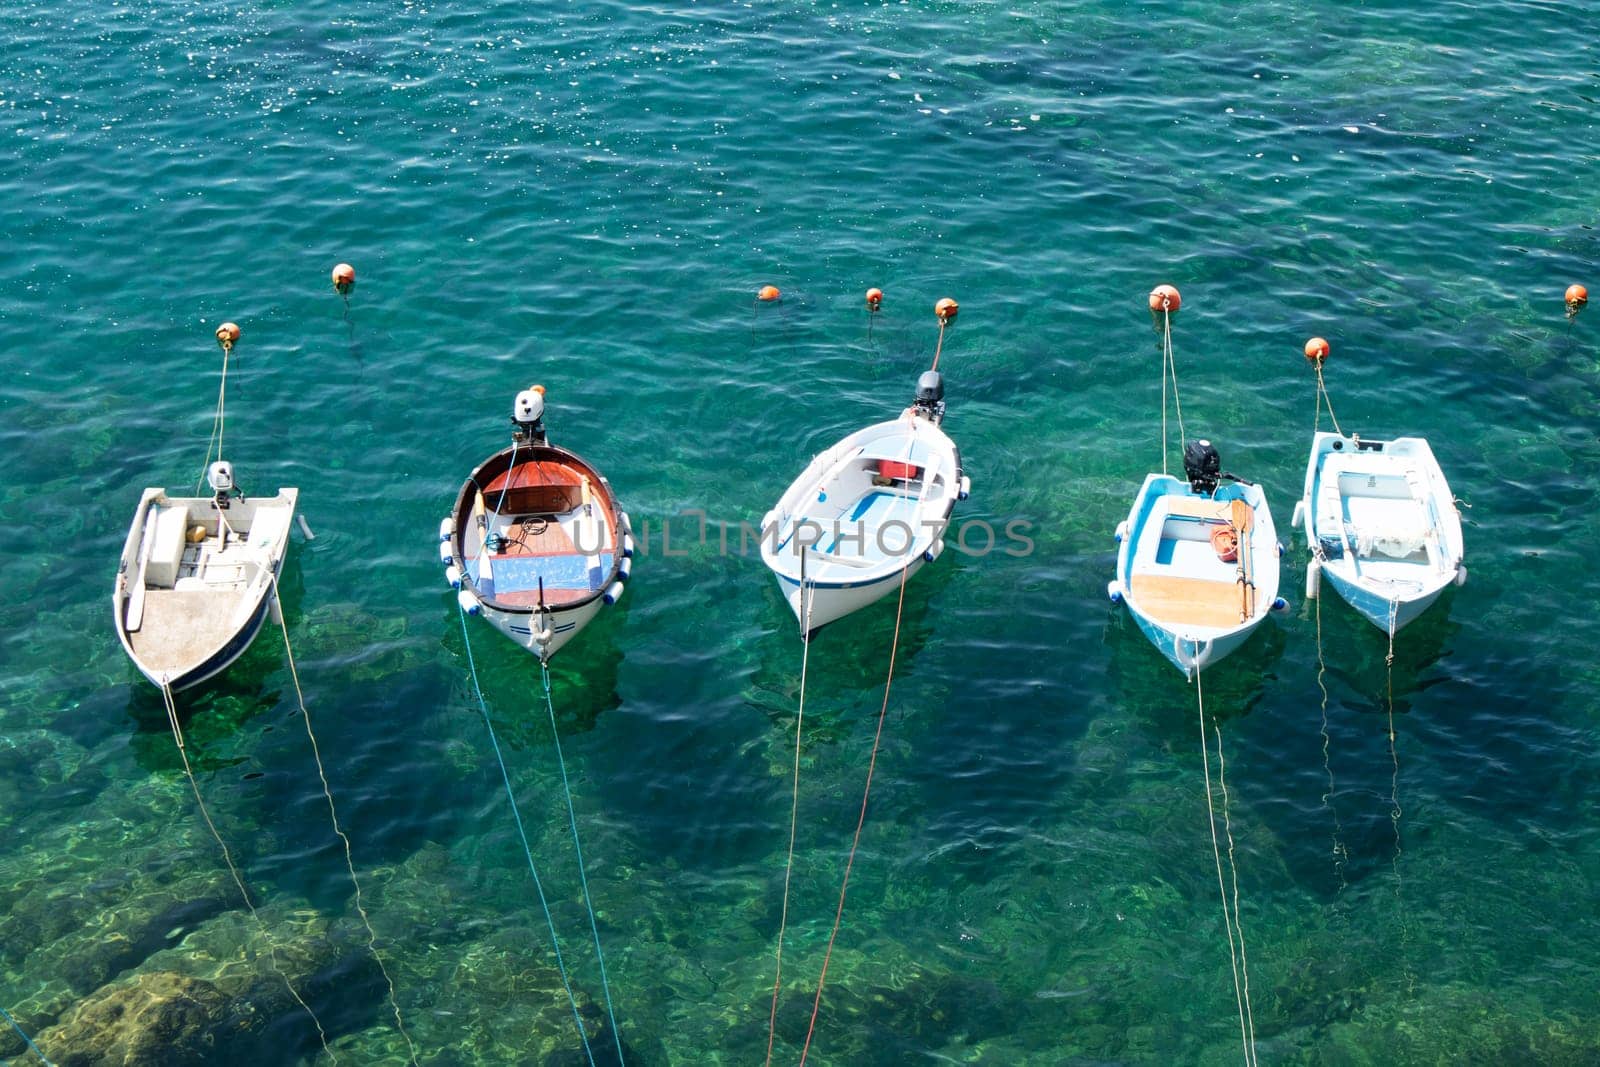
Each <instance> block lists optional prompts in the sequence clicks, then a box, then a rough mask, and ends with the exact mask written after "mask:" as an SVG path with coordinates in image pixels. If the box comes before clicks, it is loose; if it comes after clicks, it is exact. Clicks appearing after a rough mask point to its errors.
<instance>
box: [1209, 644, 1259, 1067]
mask: <svg viewBox="0 0 1600 1067" xmlns="http://www.w3.org/2000/svg"><path fill="white" fill-rule="evenodd" d="M1197 676H1198V672H1197ZM1211 731H1212V733H1214V734H1216V736H1217V788H1219V789H1220V790H1221V791H1222V830H1223V833H1224V834H1225V835H1226V836H1227V838H1228V874H1229V876H1230V877H1231V879H1232V881H1233V927H1234V930H1235V931H1236V932H1237V933H1238V935H1239V974H1240V975H1241V976H1242V977H1243V978H1244V1014H1245V1019H1246V1021H1248V1022H1249V1024H1250V1062H1251V1063H1252V1064H1254V1063H1255V1060H1256V1017H1255V1012H1254V1011H1253V1010H1251V1007H1250V955H1249V953H1247V952H1246V951H1245V947H1244V925H1243V924H1242V923H1241V921H1240V919H1239V867H1238V865H1237V864H1236V863H1234V859H1233V851H1234V845H1233V823H1232V822H1231V821H1230V820H1229V818H1228V764H1227V760H1225V759H1223V757H1222V727H1220V726H1218V725H1217V720H1216V717H1215V716H1213V717H1212V719H1211Z"/></svg>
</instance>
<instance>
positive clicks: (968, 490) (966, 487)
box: [956, 474, 972, 500]
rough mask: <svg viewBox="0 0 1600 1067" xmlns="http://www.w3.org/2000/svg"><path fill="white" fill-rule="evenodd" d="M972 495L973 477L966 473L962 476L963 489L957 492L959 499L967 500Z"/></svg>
mask: <svg viewBox="0 0 1600 1067" xmlns="http://www.w3.org/2000/svg"><path fill="white" fill-rule="evenodd" d="M971 495H972V479H971V478H969V477H967V476H966V475H965V474H963V475H962V476H961V489H960V490H959V491H958V492H957V493H956V499H957V500H965V499H967V497H969V496H971Z"/></svg>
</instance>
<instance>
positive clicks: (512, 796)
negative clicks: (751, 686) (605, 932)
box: [456, 600, 595, 1067]
mask: <svg viewBox="0 0 1600 1067" xmlns="http://www.w3.org/2000/svg"><path fill="white" fill-rule="evenodd" d="M456 613H457V614H458V615H460V616H461V640H462V643H463V644H464V645H465V647H466V650H467V670H468V672H469V673H470V675H471V676H472V691H473V693H474V695H476V697H477V699H478V710H479V711H480V712H482V713H483V725H484V726H485V727H486V728H487V729H488V731H489V744H490V746H491V747H492V748H493V749H494V758H495V760H496V762H498V763H499V764H500V778H501V780H502V781H504V782H505V787H506V799H507V800H509V801H510V802H511V818H512V821H514V822H515V823H516V825H517V837H518V838H519V839H520V840H521V841H522V854H523V856H524V857H525V858H526V859H527V861H528V873H529V874H531V875H532V876H533V888H534V891H535V892H536V893H537V894H538V897H539V907H540V908H541V909H543V911H544V921H545V926H546V927H548V928H549V930H550V947H551V948H552V949H554V950H555V957H556V970H557V971H559V972H560V974H561V988H562V989H564V990H565V991H566V994H567V1003H568V1004H569V1005H571V1006H572V1022H573V1024H574V1025H575V1026H577V1028H578V1038H579V1040H580V1041H582V1042H583V1054H584V1056H585V1057H586V1058H587V1059H588V1061H589V1064H590V1067H594V1062H595V1059H594V1051H593V1050H592V1049H590V1048H589V1035H588V1033H587V1032H586V1031H585V1030H584V1028H583V1016H581V1015H580V1014H578V998H577V997H576V996H574V995H573V992H572V982H571V980H570V979H569V978H568V977H567V964H566V960H564V959H563V958H562V955H561V941H560V939H559V938H558V937H557V936H556V921H555V917H554V916H552V915H551V914H550V902H549V901H548V900H546V899H545V895H544V883H543V882H542V881H540V879H539V869H538V868H537V867H536V866H534V862H533V847H532V846H531V845H529V844H528V831H527V829H526V828H525V827H524V826H523V825H522V812H521V810H519V809H518V807H517V794H516V790H515V789H513V788H512V786H511V772H510V771H508V770H507V769H506V758H505V756H504V754H502V753H501V751H500V741H499V738H497V737H496V736H495V732H494V723H493V722H492V721H491V720H490V718H489V704H488V702H487V701H486V700H484V698H483V687H482V686H481V685H480V684H479V683H478V666H477V663H476V661H475V660H474V659H473V657H472V635H471V634H470V633H468V631H467V613H466V610H465V609H464V608H462V607H461V603H460V601H459V600H458V601H457V602H456Z"/></svg>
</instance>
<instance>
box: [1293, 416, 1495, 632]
mask: <svg viewBox="0 0 1600 1067" xmlns="http://www.w3.org/2000/svg"><path fill="white" fill-rule="evenodd" d="M1292 524H1293V525H1294V526H1301V525H1304V526H1305V529H1306V540H1307V542H1308V544H1309V545H1310V548H1311V561H1310V563H1309V564H1307V567H1306V596H1307V597H1308V598H1309V597H1315V596H1317V594H1318V592H1319V591H1320V587H1321V582H1322V578H1323V577H1324V576H1326V577H1327V580H1328V582H1329V584H1331V585H1332V586H1333V588H1334V590H1335V591H1336V592H1338V594H1339V595H1340V596H1342V597H1343V598H1344V599H1345V601H1346V602H1347V603H1348V604H1349V605H1350V606H1351V607H1353V608H1355V609H1356V610H1357V611H1358V612H1360V613H1361V614H1362V615H1364V616H1365V617H1366V618H1367V619H1368V620H1370V621H1371V622H1372V624H1373V625H1374V626H1376V627H1378V629H1380V630H1382V631H1384V632H1385V633H1387V634H1388V635H1389V636H1391V637H1393V636H1394V635H1395V634H1396V633H1398V632H1399V631H1400V630H1401V629H1402V628H1404V627H1405V625H1406V624H1407V623H1409V622H1411V621H1412V620H1413V619H1415V618H1416V617H1417V616H1419V615H1421V614H1422V613H1423V612H1424V611H1426V610H1427V608H1428V606H1429V605H1430V604H1432V603H1433V602H1434V601H1435V600H1437V599H1438V598H1439V594H1440V593H1442V592H1444V590H1445V587H1447V586H1449V585H1452V584H1454V585H1460V584H1461V583H1462V582H1464V581H1465V580H1466V576H1467V570H1466V567H1464V566H1463V565H1462V562H1461V561H1462V555H1463V546H1462V540H1461V514H1460V512H1458V511H1457V510H1456V505H1455V496H1454V495H1453V494H1452V493H1451V492H1450V486H1449V484H1448V483H1447V482H1446V481H1445V478H1444V472H1443V471H1441V470H1440V469H1439V461H1438V460H1437V459H1435V458H1434V455H1433V449H1432V448H1430V447H1429V446H1428V442H1427V441H1425V440H1424V439H1422V438H1420V437H1397V438H1395V439H1394V440H1392V441H1369V440H1366V439H1364V438H1361V437H1359V436H1355V435H1352V436H1350V437H1346V436H1344V435H1343V434H1339V433H1325V432H1324V433H1318V434H1316V435H1315V436H1313V438H1312V441H1311V459H1310V462H1309V463H1308V464H1307V466H1306V484H1305V493H1304V495H1303V496H1302V498H1301V500H1300V502H1299V503H1298V504H1297V505H1295V512H1294V519H1293V520H1292Z"/></svg>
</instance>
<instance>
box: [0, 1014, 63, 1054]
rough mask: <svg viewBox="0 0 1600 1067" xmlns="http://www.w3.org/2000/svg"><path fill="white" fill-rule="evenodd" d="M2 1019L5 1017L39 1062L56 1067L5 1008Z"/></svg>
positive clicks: (1, 1015) (0, 1015)
mask: <svg viewBox="0 0 1600 1067" xmlns="http://www.w3.org/2000/svg"><path fill="white" fill-rule="evenodd" d="M0 1017H3V1018H4V1019H5V1021H6V1022H8V1023H10V1024H11V1029H13V1030H15V1031H16V1032H17V1036H18V1037H20V1038H22V1043H23V1044H24V1045H27V1046H28V1047H29V1048H30V1049H32V1050H33V1054H34V1055H35V1056H37V1057H39V1060H40V1061H41V1062H42V1063H43V1064H44V1067H56V1065H55V1064H53V1063H51V1062H50V1057H49V1056H46V1055H45V1054H44V1053H43V1052H40V1051H39V1046H38V1045H35V1044H34V1043H33V1038H31V1037H29V1036H28V1033H27V1031H26V1030H24V1029H23V1028H22V1027H21V1026H19V1025H18V1024H17V1020H15V1019H13V1018H12V1017H11V1013H10V1012H9V1011H6V1009H5V1008H0Z"/></svg>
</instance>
